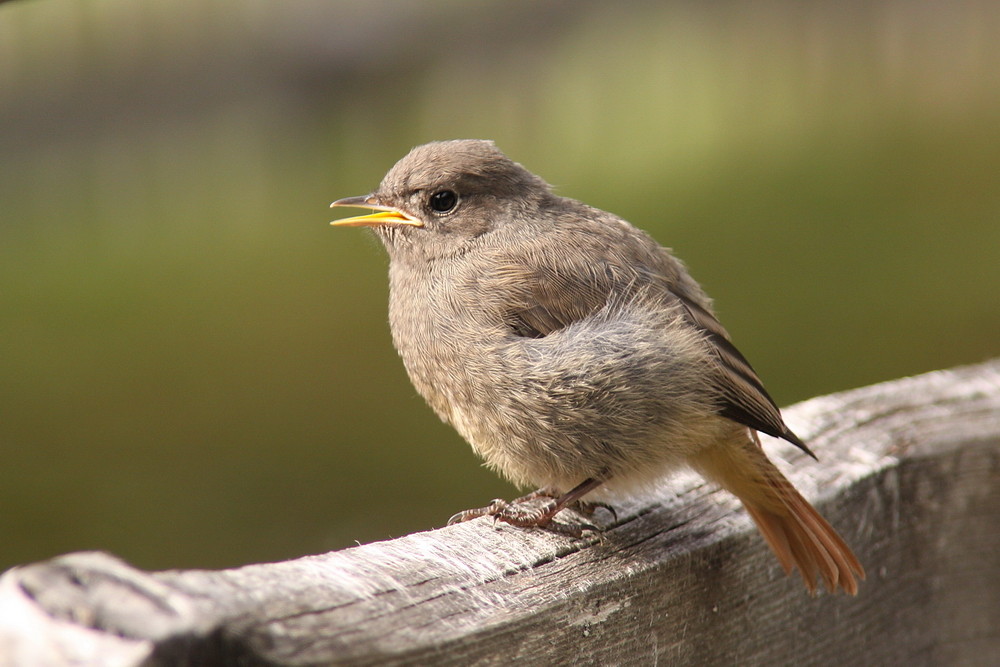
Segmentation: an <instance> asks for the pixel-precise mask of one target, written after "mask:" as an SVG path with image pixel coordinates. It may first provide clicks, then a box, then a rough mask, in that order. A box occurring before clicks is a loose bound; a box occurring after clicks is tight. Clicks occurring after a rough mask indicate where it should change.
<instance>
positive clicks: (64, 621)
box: [0, 360, 1000, 665]
mask: <svg viewBox="0 0 1000 667" xmlns="http://www.w3.org/2000/svg"><path fill="white" fill-rule="evenodd" d="M785 414H786V417H787V421H788V423H789V425H790V426H791V427H792V428H793V429H794V430H795V431H796V432H798V433H800V434H801V435H802V436H803V437H804V438H806V439H807V440H808V442H809V444H810V446H811V447H812V448H813V449H814V451H816V453H817V454H818V455H819V457H820V461H819V462H814V461H811V460H810V459H808V458H807V457H806V456H805V455H803V454H802V453H801V452H799V451H798V450H796V449H794V448H793V447H791V446H790V445H787V446H786V445H783V444H781V443H779V442H777V441H774V440H771V439H767V440H766V442H765V447H766V448H767V449H768V451H769V453H771V454H772V456H774V457H775V458H777V459H779V465H781V467H782V468H783V469H784V470H785V471H786V472H787V473H788V475H789V477H790V478H791V479H792V480H793V481H794V482H795V484H796V485H797V486H798V487H799V489H800V490H802V492H803V493H804V495H806V497H808V498H809V499H810V500H812V501H814V502H815V503H816V504H817V506H818V508H819V509H820V511H821V512H822V513H823V514H824V515H825V516H826V517H827V518H828V519H829V520H830V522H831V523H832V524H833V525H834V526H835V527H836V528H837V529H838V530H839V531H840V532H841V533H842V534H843V536H844V537H845V539H846V540H847V541H848V543H850V544H851V545H852V547H853V548H854V550H855V552H856V553H857V554H858V557H859V558H860V559H861V561H862V562H863V563H864V565H865V567H866V568H867V570H868V580H867V581H866V582H864V583H863V584H862V586H861V590H860V593H859V594H858V596H857V597H856V598H849V597H846V596H842V595H841V596H831V595H825V594H821V595H820V596H819V597H817V598H811V597H809V596H808V595H807V594H806V593H805V591H804V589H803V587H802V583H801V581H800V580H799V579H798V578H797V577H786V576H784V574H783V573H782V571H781V569H780V568H779V566H778V564H777V562H776V561H775V559H774V557H773V556H772V555H771V553H770V552H769V551H768V550H767V547H766V546H765V545H764V542H763V540H762V539H761V538H760V536H759V535H757V533H756V531H755V530H754V528H753V526H752V524H751V522H750V520H749V519H748V518H747V516H746V514H745V513H744V512H743V511H742V510H741V509H740V508H739V504H738V503H737V502H736V501H735V500H734V499H732V498H730V497H728V496H726V495H724V494H722V493H721V492H718V491H715V490H713V489H712V488H711V487H709V486H707V485H706V484H705V483H703V482H702V481H701V480H700V479H698V478H696V477H694V476H691V475H681V476H677V477H675V478H672V479H670V480H665V481H664V482H663V484H662V485H661V486H660V487H659V489H657V490H656V491H655V493H653V494H651V495H650V496H648V497H644V498H642V499H639V500H636V501H633V502H631V503H627V504H623V505H621V506H620V507H618V519H617V521H615V520H613V519H612V518H611V516H610V514H608V515H604V514H602V513H599V514H598V515H597V516H598V521H599V522H600V521H601V520H602V519H603V522H604V523H603V524H602V527H603V528H605V530H604V532H603V533H602V534H601V535H592V536H589V537H585V538H584V539H572V538H568V537H565V536H560V535H554V534H550V533H546V532H543V531H539V530H525V529H518V528H512V527H509V526H499V527H494V526H493V525H492V524H491V523H490V522H489V521H488V520H477V521H474V522H471V523H468V524H461V525H457V526H451V527H448V528H441V529H438V530H432V531H428V532H424V533H416V534H413V535H408V536H406V537H402V538H400V539H397V540H392V541H388V542H378V543H374V544H368V545H364V546H359V547H355V548H351V549H346V550H343V551H338V552H332V553H328V554H323V555H318V556H310V557H306V558H300V559H298V560H293V561H288V562H283V563H269V564H260V565H248V566H246V567H242V568H237V569H232V570H222V571H200V570H189V571H168V572H143V571H140V570H137V569H134V568H132V567H131V566H129V565H128V564H126V563H124V562H122V561H121V560H119V559H117V558H115V557H113V556H110V555H107V554H104V553H96V552H95V553H75V554H69V555H66V556H62V557H59V558H55V559H53V560H50V561H47V562H43V563H38V564H33V565H27V566H22V567H17V568H13V569H11V570H9V571H8V572H6V573H5V574H4V575H3V576H2V577H0V663H3V664H15V665H22V664H23V665H70V664H74V665H76V664H101V665H140V664H149V663H150V662H152V663H154V664H178V663H184V664H215V663H220V662H222V663H227V664H229V663H233V664H236V663H237V662H239V664H250V665H254V664H272V665H273V664H328V663H338V664H341V663H349V664H373V663H379V664H430V663H433V664H437V665H469V664H482V665H490V664H510V663H511V662H512V661H523V662H527V663H531V664H539V663H541V664H568V663H585V664H656V663H659V664H790V663H795V664H803V665H807V664H972V663H975V662H977V660H978V659H985V657H986V656H990V655H992V656H997V655H1000V603H998V601H1000V576H998V575H1000V530H998V528H1000V519H998V518H997V517H1000V360H996V361H991V362H987V363H984V364H980V365H977V366H969V367H963V368H957V369H953V370H948V371H940V372H935V373H928V374H926V375H921V376H918V377H913V378H904V379H901V380H896V381H893V382H888V383H884V384H879V385H875V386H872V387H866V388H862V389H857V390H853V391H848V392H844V393H840V394H835V395H831V396H824V397H820V398H816V399H813V400H810V401H806V402H805V403H801V404H799V405H796V406H794V407H792V408H789V409H788V410H786V412H785ZM780 460H784V462H785V463H784V464H783V463H781V461H780ZM456 509H461V508H456Z"/></svg>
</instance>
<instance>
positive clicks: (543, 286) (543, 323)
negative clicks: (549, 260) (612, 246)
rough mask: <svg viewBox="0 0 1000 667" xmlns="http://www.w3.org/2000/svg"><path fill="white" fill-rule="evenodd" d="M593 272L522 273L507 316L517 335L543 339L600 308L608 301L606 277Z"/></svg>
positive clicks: (544, 269)
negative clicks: (518, 287)
mask: <svg viewBox="0 0 1000 667" xmlns="http://www.w3.org/2000/svg"><path fill="white" fill-rule="evenodd" d="M593 269H601V267H600V266H599V265H592V266H590V267H588V268H587V270H584V271H572V272H568V271H559V270H557V269H554V268H550V267H545V266H542V267H536V268H534V269H533V270H530V271H529V270H523V271H522V273H521V275H520V276H519V279H518V282H519V285H520V289H518V290H516V294H517V298H516V299H514V301H513V303H512V304H511V307H510V309H509V310H508V313H507V315H506V317H505V318H504V319H505V321H506V322H507V324H508V325H509V326H510V327H511V329H513V330H514V332H515V333H516V334H517V335H519V336H524V337H527V338H542V337H543V336H548V335H549V334H550V333H552V332H553V331H558V330H559V329H562V328H565V327H567V326H569V325H570V324H572V323H573V322H576V321H578V320H581V319H583V318H584V317H586V316H588V315H590V314H591V313H593V312H595V311H596V310H598V309H599V308H601V307H602V306H603V305H604V304H605V303H606V302H607V299H608V294H609V290H608V287H607V285H606V283H607V282H608V278H607V276H606V275H601V274H600V273H599V272H597V271H595V270H593Z"/></svg>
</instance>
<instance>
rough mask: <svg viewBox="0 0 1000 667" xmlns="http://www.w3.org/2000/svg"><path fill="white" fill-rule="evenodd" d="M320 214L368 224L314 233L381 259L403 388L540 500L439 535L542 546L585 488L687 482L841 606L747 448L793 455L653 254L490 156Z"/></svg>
mask: <svg viewBox="0 0 1000 667" xmlns="http://www.w3.org/2000/svg"><path fill="white" fill-rule="evenodd" d="M332 206H354V207H362V208H367V209H371V210H372V211H374V212H372V213H370V214H367V215H362V216H357V217H353V218H347V219H344V220H338V221H335V222H333V223H332V224H334V225H342V226H359V225H363V226H368V227H371V228H372V229H373V230H374V231H375V233H376V235H377V236H378V237H379V239H381V241H382V242H383V244H384V245H385V248H386V250H387V251H388V254H389V259H390V264H389V285H390V296H389V321H390V324H391V327H392V335H393V340H394V342H395V346H396V349H397V350H398V351H399V355H400V357H402V359H403V363H404V365H405V366H406V370H407V372H408V373H409V376H410V379H411V380H412V381H413V384H414V386H416V388H417V390H418V391H419V392H420V393H421V394H422V395H423V397H424V398H425V399H426V400H427V402H428V403H429V404H430V406H431V407H432V408H433V409H434V411H435V412H436V413H437V414H438V415H439V416H440V417H441V419H443V420H444V421H446V422H448V423H450V424H452V425H453V426H454V427H455V428H456V429H457V430H458V432H459V433H460V434H461V435H462V436H463V437H464V438H465V439H466V440H468V441H469V443H470V444H471V445H472V447H473V449H474V450H475V451H476V453H478V454H479V455H480V456H481V457H482V458H483V459H485V461H486V463H487V464H488V465H489V466H490V467H492V468H494V469H496V470H498V471H500V472H501V473H502V474H503V475H505V476H506V477H507V478H509V479H510V480H511V481H513V482H514V483H515V484H518V485H522V486H527V485H533V486H536V487H542V488H541V490H540V491H538V492H536V493H535V494H532V496H533V497H538V496H547V497H550V498H551V500H550V501H548V502H547V503H546V504H545V505H544V506H543V507H541V508H531V507H529V506H525V505H521V504H518V503H517V502H516V501H515V503H513V504H511V503H505V502H498V503H494V504H493V505H490V506H489V507H486V508H482V509H479V510H469V511H467V512H463V513H461V514H458V515H456V517H454V518H455V519H458V520H466V519H470V518H474V517H476V516H482V515H485V514H490V515H492V516H494V517H495V518H496V519H499V520H501V521H505V522H507V523H510V524H513V525H517V526H541V527H549V528H556V529H558V526H559V525H560V524H559V523H558V522H553V521H552V519H553V517H554V516H555V515H556V513H557V512H559V511H560V510H561V509H563V508H564V507H566V506H567V505H571V504H573V503H576V502H578V501H579V500H580V499H581V498H582V497H583V496H584V495H585V494H587V493H589V492H591V491H594V490H595V489H598V487H601V490H603V491H607V492H609V493H612V494H621V493H628V492H635V491H637V490H638V489H640V488H641V487H643V486H644V485H647V484H651V483H653V482H654V481H656V480H657V479H659V478H661V477H663V476H664V475H665V474H667V473H669V472H671V471H673V470H675V469H677V468H679V467H682V466H688V467H690V468H693V469H694V470H696V471H697V472H698V473H700V474H701V475H703V476H704V477H705V478H707V479H709V480H711V481H713V482H716V483H718V484H719V485H720V486H722V487H723V488H724V489H726V490H727V491H729V492H730V493H732V494H734V495H735V496H736V497H738V498H739V499H740V500H741V501H742V502H743V505H744V506H745V507H746V509H747V511H748V512H749V513H750V516H751V517H753V520H754V521H755V522H756V524H757V527H758V528H759V529H760V532H761V533H762V534H763V536H764V539H765V540H767V543H768V544H769V545H770V547H771V549H772V550H773V551H774V553H775V555H776V556H777V557H778V560H779V561H780V562H781V565H782V567H784V569H785V571H786V572H791V571H792V569H793V568H798V570H799V572H800V573H801V575H802V578H803V579H804V581H805V584H806V586H807V587H808V588H809V590H810V591H811V592H814V591H815V588H816V581H817V578H820V579H822V581H823V583H824V584H825V585H826V588H827V589H828V590H830V591H831V592H833V591H836V590H837V589H838V588H840V589H842V590H844V591H846V592H847V593H850V594H852V595H853V594H855V593H856V592H857V587H858V584H857V580H858V579H859V578H860V579H863V578H864V570H863V569H862V567H861V564H860V563H859V562H858V560H857V558H856V557H855V556H854V554H853V553H852V552H851V549H850V548H849V547H848V546H847V544H845V542H844V540H843V539H842V538H841V537H840V536H839V535H838V534H837V532H836V531H835V530H834V529H833V528H832V527H831V526H830V524H828V523H827V522H826V521H825V520H824V519H823V517H821V516H820V515H819V513H817V512H816V510H815V509H814V508H813V507H812V505H810V504H809V503H808V502H807V501H806V500H805V498H803V497H802V495H800V494H799V493H798V491H796V490H795V488H794V487H793V486H792V485H791V483H790V482H789V481H788V480H787V479H786V478H785V476H784V475H782V474H781V472H780V471H779V470H778V469H777V468H776V467H775V466H774V464H772V463H771V462H770V461H769V460H768V458H767V457H766V455H765V454H764V451H763V449H762V448H761V446H760V442H759V440H758V438H757V433H756V432H757V431H760V432H763V433H767V434H769V435H772V436H775V437H779V438H784V439H785V440H788V441H789V442H791V443H793V444H795V445H796V446H798V447H800V448H801V449H802V450H804V451H805V452H806V453H808V454H810V455H812V452H810V451H809V449H808V448H807V447H806V445H805V444H804V443H803V442H802V441H801V440H800V439H799V438H798V437H797V436H796V435H795V434H794V433H792V431H791V430H790V429H789V428H788V426H786V425H785V423H784V421H783V420H782V418H781V414H780V412H779V411H778V408H777V406H776V405H775V403H774V401H773V400H772V399H771V397H770V396H769V395H768V393H767V391H766V390H765V389H764V387H763V385H762V384H761V381H760V379H759V378H758V377H757V374H756V373H755V372H754V370H753V368H751V366H750V364H749V363H748V362H747V360H746V359H745V358H744V357H743V355H742V354H740V352H739V351H738V350H737V349H736V347H734V346H733V344H732V342H730V338H729V334H728V333H727V332H726V330H725V329H724V328H723V327H722V325H721V324H720V323H719V321H718V320H717V319H716V318H715V315H714V314H713V312H712V303H711V300H710V299H709V298H708V297H707V296H706V295H705V293H704V292H703V291H702V289H701V287H700V286H699V285H698V283H696V282H695V281H694V279H693V278H692V277H691V276H690V275H689V274H688V272H687V269H686V268H685V267H684V265H683V264H682V263H681V262H680V261H679V260H678V259H677V258H675V257H674V256H673V255H672V254H671V253H670V251H669V250H667V249H666V248H663V247H661V246H659V245H658V244H657V243H656V242H655V241H653V240H652V239H651V238H650V237H649V236H648V235H646V234H645V233H643V232H642V231H640V230H638V229H636V228H635V227H633V226H632V225H630V224H629V223H628V222H626V221H624V220H622V219H621V218H619V217H617V216H615V215H613V214H611V213H607V212H605V211H601V210H598V209H595V208H592V207H590V206H587V205H585V204H582V203H580V202H578V201H575V200H573V199H567V198H565V197H559V196H557V195H556V194H554V193H553V192H552V190H551V188H550V187H549V185H548V184H546V183H545V182H544V181H543V180H542V179H540V178H539V177H537V176H535V175H534V174H532V173H530V172H529V171H528V170H526V169H525V168H524V167H522V166H521V165H519V164H517V163H515V162H513V161H511V160H510V159H508V158H507V157H506V156H505V155H504V154H503V153H501V152H500V150H498V149H497V148H496V146H494V144H493V143H492V142H489V141H477V140H461V141H445V142H438V143H430V144H426V145H423V146H419V147H417V148H414V149H413V150H412V151H411V152H410V153H409V154H408V155H407V156H406V157H404V158H403V159H402V160H400V161H399V162H398V163H397V164H396V165H395V166H394V167H393V168H392V169H391V170H390V171H389V173H388V174H386V176H385V178H384V179H383V180H382V183H381V185H379V187H378V189H377V190H376V191H375V192H373V193H372V194H369V195H364V196H361V197H350V198H347V199H341V200H338V201H336V202H334V203H333V204H332ZM566 532H573V530H572V528H570V529H568V530H567V531H566Z"/></svg>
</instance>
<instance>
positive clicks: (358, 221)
mask: <svg viewBox="0 0 1000 667" xmlns="http://www.w3.org/2000/svg"><path fill="white" fill-rule="evenodd" d="M335 206H353V207H354V208H367V209H371V210H372V211H376V212H375V213H368V214H367V215H356V216H354V217H353V218H344V219H342V220H334V221H333V222H331V223H330V224H331V225H334V226H337V227H376V226H378V225H412V226H413V227H423V226H424V223H423V222H421V221H420V220H417V219H416V218H414V217H413V216H411V215H410V214H408V213H406V212H404V211H401V210H399V209H398V208H395V207H392V206H382V205H381V204H373V203H372V202H371V196H370V195H362V196H361V197H347V198H346V199H338V200H337V201H335V202H333V203H332V204H330V208H334V207H335Z"/></svg>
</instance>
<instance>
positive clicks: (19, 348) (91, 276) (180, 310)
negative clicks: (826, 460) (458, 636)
mask: <svg viewBox="0 0 1000 667" xmlns="http://www.w3.org/2000/svg"><path fill="white" fill-rule="evenodd" d="M414 7H419V9H414ZM623 7H625V9H623ZM223 9H224V11H223ZM931 9H932V8H931V5H930V4H926V5H925V4H924V3H892V2H885V3H872V4H870V5H865V6H863V7H862V6H857V5H850V6H841V5H839V4H837V3H827V4H810V5H809V6H802V5H801V4H800V3H794V2H775V3H768V4H766V5H765V4H760V5H757V4H755V5H753V6H752V7H751V6H750V5H742V4H723V5H717V4H716V3H706V4H705V5H696V4H690V3H672V4H666V5H663V4H661V3H634V4H630V5H627V6H626V5H621V4H619V5H616V8H615V9H614V10H612V9H611V8H610V7H608V8H606V7H604V6H603V5H601V4H599V3H578V4H574V3H525V2H516V3H503V2H489V3H479V4H477V5H476V6H475V8H473V7H471V6H466V5H463V4H459V3H453V2H437V3H413V4H412V6H411V5H407V4H406V3H400V4H395V3H391V2H378V3H346V2H342V3H321V2H318V1H307V0H296V1H295V2H288V3H272V4H270V5H268V4H263V3H242V2H224V3H209V4H204V3H194V2H191V1H190V0H183V1H182V0H171V1H169V2H162V3H129V2H126V1H125V0H108V1H106V2H94V3H73V2H70V1H69V0H52V1H51V2H48V3H31V2H23V3H11V4H4V5H3V6H0V453H2V457H3V459H2V460H3V465H2V466H0V535H3V542H2V543H3V549H2V550H0V567H7V566H10V565H13V564H15V563H19V562H25V561H30V560H37V559H40V558H45V557H49V556H52V555H55V554H58V553H62V552H65V551H69V550H76V549H97V548H99V549H106V550H111V551H113V552H115V553H117V554H119V555H121V556H123V557H125V558H126V559H128V560H130V561H132V562H134V563H136V564H137V565H140V566H143V567H153V568H166V567H221V566H232V565H238V564H242V563H246V562H251V561H260V560H270V559H283V558H289V557H293V556H296V555H300V554H304V553H312V552H317V551H321V550H324V549H330V548H339V547H344V546H348V545H350V544H352V543H353V542H354V541H362V542H363V541H370V540H375V539H382V538H386V537H390V536H393V535H399V534H402V533H405V532H411V531H414V530H418V529H422V528H429V527H432V526H437V525H441V524H442V523H443V522H444V520H445V519H446V518H447V517H448V516H449V515H450V514H451V513H452V512H454V511H457V510H460V509H463V508H466V507H470V506H474V505H479V504H483V503H485V502H487V501H488V500H490V499H491V498H493V497H496V496H503V495H507V496H509V495H511V494H512V493H513V490H512V489H510V488H508V487H507V486H505V485H504V484H503V483H502V482H501V481H500V480H498V479H497V478H496V476H495V475H493V474H492V473H491V472H490V471H488V470H485V469H483V468H481V467H480V466H479V464H478V461H477V460H476V459H475V457H474V456H473V455H472V453H471V452H470V451H469V448H468V446H467V445H465V444H464V443H463V442H461V440H460V439H459V438H458V437H457V436H456V435H455V434H454V433H453V432H452V431H451V430H450V429H449V428H447V427H445V426H444V425H442V424H440V423H439V422H438V421H437V420H436V418H435V417H434V416H433V415H432V413H431V412H430V410H429V409H428V408H426V407H425V406H424V405H423V403H422V401H421V400H420V399H419V397H418V396H417V395H416V394H415V392H414V390H413V389H412V388H411V387H410V385H409V382H408V380H407V379H406V377H405V373H404V372H403V370H402V368H401V365H400V364H399V362H398V359H397V358H396V356H395V354H394V353H393V351H392V346H391V341H390V338H389V334H388V329H387V325H386V314H385V310H386V303H385V301H386V294H385V291H386V288H385V285H386V279H385V266H386V261H385V258H384V255H383V253H382V251H381V248H379V246H378V244H377V243H376V242H375V241H374V239H373V238H371V237H370V236H369V235H367V233H363V232H359V231H347V230H332V229H329V228H328V227H327V226H326V222H327V221H328V220H329V219H330V213H329V212H328V211H327V209H326V204H327V203H328V202H329V201H331V200H333V199H335V198H339V197H343V196H349V195H355V194H362V193H364V192H367V191H369V190H370V189H372V188H373V187H374V186H375V185H376V184H377V182H378V179H379V178H380V177H381V175H382V173H384V171H385V170H386V169H388V167H390V166H391V164H392V163H393V162H394V161H395V160H396V159H398V158H399V157H401V156H402V155H403V154H404V153H405V152H406V151H407V150H408V149H409V148H410V146H412V145H415V144H418V143H422V142H424V141H427V140H431V139H444V138H457V137H481V138H492V139H495V140H496V141H497V142H498V144H499V145H500V146H501V148H503V149H504V150H505V151H507V153H508V154H509V155H511V156H512V157H513V158H514V159H516V160H518V161H520V162H522V163H524V164H525V165H526V166H527V167H528V168H530V169H532V170H533V171H535V172H536V173H538V174H540V175H542V176H543V177H544V178H546V179H547V180H549V181H550V182H551V183H553V184H555V185H556V187H557V189H558V190H559V192H561V193H562V194H565V195H568V196H573V197H577V198H580V199H584V200H586V201H587V202H588V203H590V204H593V205H595V206H599V207H601V208H605V209H609V210H612V211H615V212H617V213H619V214H620V215H622V216H623V217H626V218H627V219H629V220H631V221H633V222H634V223H636V224H637V225H639V226H641V227H644V228H645V229H647V230H649V231H650V232H651V233H652V234H653V235H654V236H655V237H656V238H658V239H659V240H660V241H661V242H662V243H664V244H665V245H670V246H672V247H674V248H675V249H676V250H677V252H678V254H679V255H680V256H681V257H682V258H684V259H685V260H686V261H687V262H688V264H689V265H690V266H691V267H692V269H693V271H694V274H695V275H696V276H697V277H698V278H699V279H700V280H701V281H702V282H703V284H704V285H705V286H706V288H707V289H708V290H709V292H710V293H711V294H713V295H714V296H715V298H716V301H717V307H718V310H719V312H720V315H721V317H722V320H723V322H724V323H725V324H726V325H727V327H728V328H729V330H730V331H731V333H732V334H733V336H734V337H735V339H736V342H737V344H738V345H739V346H740V347H741V348H742V349H743V351H744V352H745V354H746V355H747V356H748V357H749V358H750V359H751V360H752V361H753V362H754V364H755V366H756V367H757V368H758V370H759V371H760V373H761V374H762V376H763V377H764V379H765V381H766V382H767V383H768V385H769V387H771V389H772V393H773V394H774V395H775V397H776V398H777V399H779V401H780V402H783V403H787V402H790V401H794V400H800V399H804V398H808V397H809V396H812V395H816V394H820V393H826V392H830V391H835V390H839V389H846V388H849V387H852V386H858V385H862V384H866V383H870V382H875V381H879V380H884V379H891V378H893V377H897V376H900V375H904V374H910V373H918V372H922V371H927V370H931V369H935V368H941V367H947V366H951V365H955V364H960V363H966V362H974V361H977V360H981V359H984V358H987V357H990V356H993V355H996V354H997V353H998V351H1000V345H998V333H1000V289H998V288H1000V261H998V259H1000V188H998V187H997V182H998V180H1000V150H997V147H998V146H1000V123H998V122H997V119H998V118H1000V80H998V79H997V77H996V74H995V73H996V71H998V69H1000V68H998V65H1000V39H996V37H997V35H998V34H1000V30H998V27H1000V6H998V5H996V4H995V3H986V2H983V3H967V2H962V3H951V4H949V5H947V6H942V5H940V4H935V5H934V7H933V11H932V10H931ZM444 25H447V26H449V28H450V29H449V30H446V31H444V32H443V33H442V32H441V31H440V28H441V27H442V26H444ZM820 455H822V452H820Z"/></svg>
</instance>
